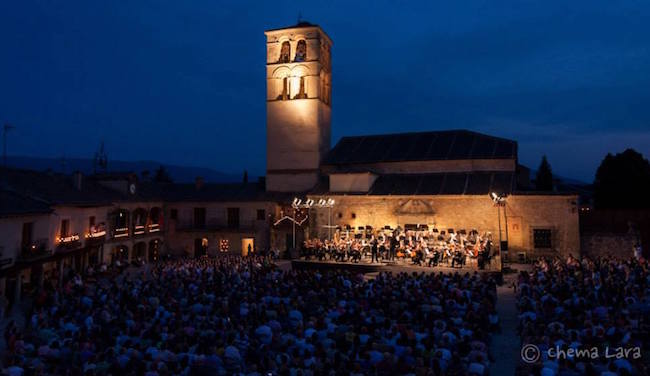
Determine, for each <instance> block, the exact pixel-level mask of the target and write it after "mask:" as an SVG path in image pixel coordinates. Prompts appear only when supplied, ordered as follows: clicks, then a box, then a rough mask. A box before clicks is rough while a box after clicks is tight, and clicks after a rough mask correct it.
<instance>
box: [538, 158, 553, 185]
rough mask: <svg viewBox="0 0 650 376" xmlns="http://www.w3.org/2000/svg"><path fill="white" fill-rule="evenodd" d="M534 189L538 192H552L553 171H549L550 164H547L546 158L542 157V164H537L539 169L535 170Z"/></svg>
mask: <svg viewBox="0 0 650 376" xmlns="http://www.w3.org/2000/svg"><path fill="white" fill-rule="evenodd" d="M535 187H536V188H537V190H538V191H552V190H553V170H551V164H550V163H548V160H547V159H546V156H543V157H542V162H541V163H540V164H539V168H538V169H537V175H536V176H535Z"/></svg>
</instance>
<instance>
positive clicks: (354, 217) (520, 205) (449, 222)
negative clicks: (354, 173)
mask: <svg viewBox="0 0 650 376" xmlns="http://www.w3.org/2000/svg"><path fill="white" fill-rule="evenodd" d="M329 197H332V198H334V199H335V200H336V204H335V207H334V208H333V209H332V211H331V223H332V224H333V225H350V226H352V227H355V228H356V227H359V226H366V225H370V226H372V227H373V228H375V229H378V228H382V227H384V226H386V225H388V226H391V227H392V228H396V227H397V226H398V225H399V226H402V227H403V226H404V225H405V224H427V225H429V226H434V227H436V228H438V229H439V230H445V231H446V230H448V229H449V228H453V229H454V230H456V231H457V230H460V229H465V230H467V231H469V230H471V229H474V228H475V229H477V230H479V231H480V232H481V233H483V232H490V233H491V234H492V239H493V241H494V242H495V244H496V243H498V240H499V218H500V219H501V226H502V232H501V233H502V238H503V240H505V238H506V231H505V226H506V225H505V222H506V219H507V222H508V241H509V244H508V245H509V252H510V255H511V257H514V256H516V253H517V252H526V254H527V256H528V257H535V256H537V255H546V254H558V255H568V254H573V255H576V256H577V255H578V254H579V250H580V238H579V225H578V213H577V210H576V205H575V203H576V201H577V196H573V195H535V196H532V195H522V196H516V195H513V196H510V197H508V199H507V206H506V216H504V211H503V208H501V210H500V211H499V212H500V217H499V216H498V214H497V208H496V207H495V206H494V205H493V203H492V200H491V199H490V198H489V197H488V196H487V195H485V196H470V195H448V196H363V195H334V196H329ZM313 198H314V199H317V198H319V197H318V196H314V197H313ZM312 210H313V215H314V219H313V222H312V225H313V230H312V234H311V235H312V236H319V237H321V238H326V237H327V235H328V232H327V228H326V227H324V225H327V223H328V209H312ZM506 217H507V218H506ZM535 229H549V230H551V232H552V245H553V246H552V248H551V249H535V248H534V242H533V233H534V230H535Z"/></svg>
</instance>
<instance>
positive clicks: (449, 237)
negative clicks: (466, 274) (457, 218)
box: [300, 227, 494, 269]
mask: <svg viewBox="0 0 650 376" xmlns="http://www.w3.org/2000/svg"><path fill="white" fill-rule="evenodd" d="M360 232H361V233H352V232H351V231H350V230H349V229H340V228H338V229H337V230H336V233H335V234H334V237H333V239H332V240H321V239H318V238H313V239H307V240H305V241H304V242H303V244H302V248H301V250H300V251H301V256H302V257H304V259H305V260H310V259H312V258H313V259H317V260H318V261H326V260H330V261H337V262H352V263H359V262H361V260H362V259H364V258H365V259H368V258H369V259H370V260H371V261H370V262H371V263H375V262H385V261H394V260H396V259H398V260H407V261H410V262H411V263H412V264H413V265H419V266H429V267H434V266H438V265H441V264H446V265H450V266H451V267H453V268H456V267H458V268H462V267H463V266H465V265H466V264H467V261H468V259H473V260H476V264H477V266H478V268H479V269H484V268H485V266H486V265H489V263H490V260H491V259H492V257H493V256H494V249H493V246H492V240H491V237H492V236H491V234H490V233H489V232H485V233H483V234H482V235H481V234H480V233H479V231H477V230H475V229H474V230H471V231H465V230H458V232H456V231H454V230H453V229H448V230H446V231H445V230H443V231H438V230H437V229H432V230H429V229H428V228H426V229H423V228H421V227H420V228H415V229H409V228H407V229H405V230H402V229H400V228H398V229H397V230H392V229H388V228H386V229H382V230H379V231H372V229H365V228H364V229H363V230H361V228H360Z"/></svg>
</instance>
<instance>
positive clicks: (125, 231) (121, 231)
mask: <svg viewBox="0 0 650 376" xmlns="http://www.w3.org/2000/svg"><path fill="white" fill-rule="evenodd" d="M128 236H129V228H128V227H118V228H116V229H113V238H115V239H118V238H126V237H128Z"/></svg>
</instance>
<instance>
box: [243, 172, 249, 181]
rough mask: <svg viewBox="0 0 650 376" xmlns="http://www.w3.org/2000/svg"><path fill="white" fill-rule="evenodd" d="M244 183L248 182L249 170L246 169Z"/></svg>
mask: <svg viewBox="0 0 650 376" xmlns="http://www.w3.org/2000/svg"><path fill="white" fill-rule="evenodd" d="M243 180H244V183H248V170H244V179H243Z"/></svg>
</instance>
